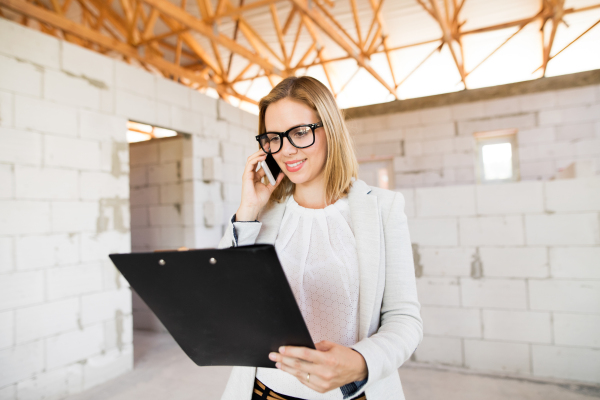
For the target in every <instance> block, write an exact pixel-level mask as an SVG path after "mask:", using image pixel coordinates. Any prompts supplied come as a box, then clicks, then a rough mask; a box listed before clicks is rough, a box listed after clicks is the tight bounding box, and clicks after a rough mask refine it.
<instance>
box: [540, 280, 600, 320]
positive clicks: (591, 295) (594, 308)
mask: <svg viewBox="0 0 600 400" xmlns="http://www.w3.org/2000/svg"><path fill="white" fill-rule="evenodd" d="M529 307H530V308H531V309H532V310H548V311H563V312H575V313H600V281H589V280H588V281H585V280H581V281H576V280H568V281H567V280H533V279H531V280H529Z"/></svg>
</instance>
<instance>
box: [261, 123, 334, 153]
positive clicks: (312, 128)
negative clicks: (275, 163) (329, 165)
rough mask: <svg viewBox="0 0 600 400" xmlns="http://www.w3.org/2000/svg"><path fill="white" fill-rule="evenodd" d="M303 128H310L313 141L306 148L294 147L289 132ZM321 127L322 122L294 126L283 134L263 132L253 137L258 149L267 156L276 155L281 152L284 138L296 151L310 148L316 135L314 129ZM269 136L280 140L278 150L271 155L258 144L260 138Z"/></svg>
mask: <svg viewBox="0 0 600 400" xmlns="http://www.w3.org/2000/svg"><path fill="white" fill-rule="evenodd" d="M304 126H308V127H309V128H310V130H311V131H312V134H313V140H312V143H311V144H309V145H308V146H302V147H300V146H296V145H295V144H294V141H293V140H292V139H290V136H289V134H290V132H291V131H293V130H294V129H297V128H302V127H304ZM322 127H323V122H317V123H316V124H306V125H297V126H294V127H292V128H290V129H288V130H287V131H285V132H265V133H262V134H260V135H258V136H255V137H256V141H257V142H258V144H259V145H260V148H261V149H262V150H263V151H264V152H265V153H267V154H275V153H277V152H279V151H281V149H282V148H283V139H284V138H287V139H288V141H289V142H290V144H291V145H292V146H294V147H295V148H297V149H305V148H307V147H310V146H312V145H313V144H315V138H316V135H315V129H317V128H322ZM269 134H271V135H273V134H276V135H277V136H279V139H280V140H281V146H280V147H279V150H277V151H275V152H272V153H271V152H268V151H266V150H265V149H264V148H263V145H262V143H261V142H260V138H261V137H264V136H265V135H269Z"/></svg>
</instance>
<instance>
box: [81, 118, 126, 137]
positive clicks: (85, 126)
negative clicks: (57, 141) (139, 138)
mask: <svg viewBox="0 0 600 400" xmlns="http://www.w3.org/2000/svg"><path fill="white" fill-rule="evenodd" d="M79 130H80V135H81V137H82V138H85V139H95V140H106V139H115V140H116V141H117V142H122V143H126V142H127V135H126V131H127V119H126V118H124V117H118V116H115V115H109V114H102V113H98V112H93V111H85V110H80V111H79Z"/></svg>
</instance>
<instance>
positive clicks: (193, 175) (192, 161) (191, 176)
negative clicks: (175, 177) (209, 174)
mask: <svg viewBox="0 0 600 400" xmlns="http://www.w3.org/2000/svg"><path fill="white" fill-rule="evenodd" d="M181 179H182V180H183V181H193V180H198V179H202V159H201V158H197V157H184V158H183V160H182V161H181Z"/></svg>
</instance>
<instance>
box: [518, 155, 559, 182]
mask: <svg viewBox="0 0 600 400" xmlns="http://www.w3.org/2000/svg"><path fill="white" fill-rule="evenodd" d="M519 170H520V173H521V179H524V180H542V179H543V180H547V179H550V178H552V177H553V176H554V175H555V174H556V168H555V167H554V161H552V160H543V161H529V162H523V161H521V162H520V165H519Z"/></svg>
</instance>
